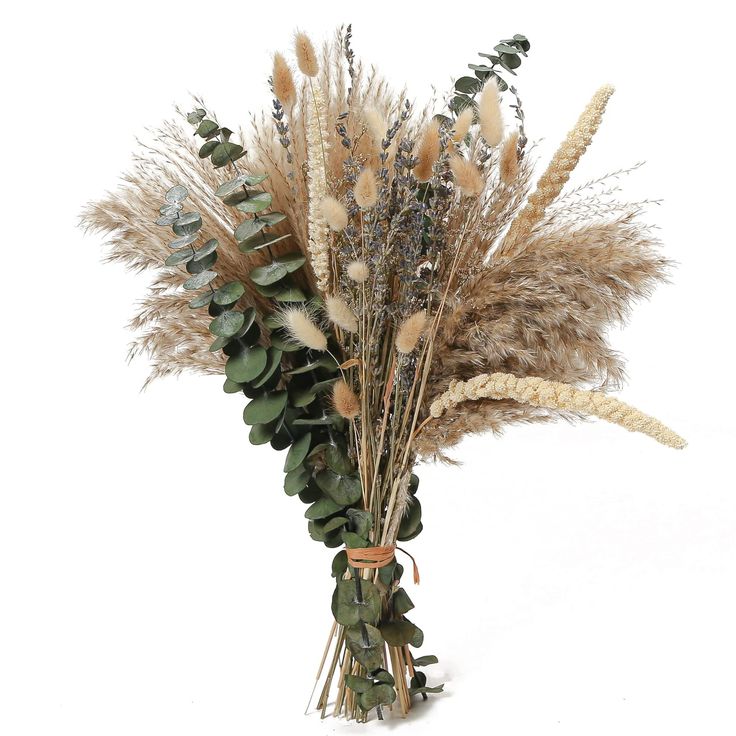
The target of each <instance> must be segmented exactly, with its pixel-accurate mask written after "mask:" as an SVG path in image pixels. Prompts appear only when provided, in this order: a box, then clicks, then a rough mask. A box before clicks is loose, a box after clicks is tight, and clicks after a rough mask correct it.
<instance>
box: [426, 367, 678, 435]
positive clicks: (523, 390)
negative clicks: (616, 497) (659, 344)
mask: <svg viewBox="0 0 736 736" xmlns="http://www.w3.org/2000/svg"><path fill="white" fill-rule="evenodd" d="M484 398H490V399H513V400H514V401H518V402H520V403H524V404H531V405H532V406H539V407H544V408H546V409H561V410H567V411H573V412H580V413H582V414H590V415H592V416H596V417H599V418H600V419H605V420H606V421H609V422H612V423H614V424H618V425H619V426H621V427H624V428H625V429H628V430H629V431H630V432H642V433H643V434H646V435H649V436H650V437H653V438H654V439H655V440H657V442H661V443H662V444H663V445H667V446H669V447H675V448H677V449H682V448H683V447H685V445H686V444H687V443H686V442H685V440H684V439H682V437H680V436H679V435H677V434H675V433H674V432H673V431H672V430H671V429H669V428H668V427H666V426H665V425H664V424H662V423H661V422H660V421H659V420H657V419H655V418H654V417H650V416H648V415H646V414H644V413H642V412H641V411H639V410H638V409H635V408H634V407H633V406H629V405H628V404H625V403H624V402H623V401H619V400H618V399H615V398H613V397H612V396H609V395H608V394H605V393H602V392H601V391H587V390H584V389H578V388H575V387H574V386H570V385H569V384H567V383H559V382H558V381H545V380H544V379H543V378H534V377H527V378H518V377H517V376H514V375H512V374H511V373H491V374H488V373H482V374H481V375H479V376H475V377H474V378H471V379H470V380H468V381H453V382H452V383H451V384H450V388H449V389H448V390H447V391H445V393H443V394H442V395H441V396H440V397H438V398H437V399H435V400H434V401H433V402H432V404H431V406H430V408H429V412H430V416H432V417H433V418H435V419H436V418H439V417H441V416H442V414H443V413H444V412H445V410H447V409H449V408H452V407H453V406H456V405H457V404H460V403H462V402H463V401H476V400H478V399H484Z"/></svg>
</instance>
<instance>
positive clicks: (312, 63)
mask: <svg viewBox="0 0 736 736" xmlns="http://www.w3.org/2000/svg"><path fill="white" fill-rule="evenodd" d="M294 52H295V53H296V63H297V64H298V65H299V69H300V70H301V72H302V74H306V76H308V77H316V76H317V73H318V72H319V63H318V62H317V54H316V53H315V52H314V46H312V41H311V40H310V38H309V36H307V34H306V33H302V32H301V31H300V32H298V33H297V34H296V35H295V36H294Z"/></svg>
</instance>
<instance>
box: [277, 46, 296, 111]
mask: <svg viewBox="0 0 736 736" xmlns="http://www.w3.org/2000/svg"><path fill="white" fill-rule="evenodd" d="M271 81H272V84H273V93H274V96H275V97H276V99H278V100H279V101H280V102H281V104H282V105H284V107H291V106H292V105H293V104H294V102H295V101H296V87H295V86H294V77H293V75H292V73H291V67H290V66H289V65H288V64H287V63H286V59H284V57H283V56H282V55H281V54H280V53H278V52H276V53H275V54H274V55H273V74H272V76H271Z"/></svg>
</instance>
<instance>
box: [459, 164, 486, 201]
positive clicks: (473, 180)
mask: <svg viewBox="0 0 736 736" xmlns="http://www.w3.org/2000/svg"><path fill="white" fill-rule="evenodd" d="M450 169H451V170H452V175H453V176H454V177H455V186H457V187H458V188H459V189H460V191H461V192H462V194H463V196H465V197H477V196H478V195H479V194H480V193H481V192H482V191H483V186H484V184H485V182H484V181H483V177H482V176H481V173H480V171H479V170H478V167H477V166H476V165H475V164H474V163H473V162H472V161H468V160H467V159H466V158H463V157H462V156H453V157H452V158H451V159H450Z"/></svg>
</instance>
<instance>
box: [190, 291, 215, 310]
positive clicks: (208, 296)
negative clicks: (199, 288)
mask: <svg viewBox="0 0 736 736" xmlns="http://www.w3.org/2000/svg"><path fill="white" fill-rule="evenodd" d="M211 301H212V292H211V291H206V292H204V294H199V295H197V296H195V297H194V299H192V300H191V301H190V302H189V308H190V309H199V308H200V307H206V306H207V305H208V304H209V303H210V302H211Z"/></svg>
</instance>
